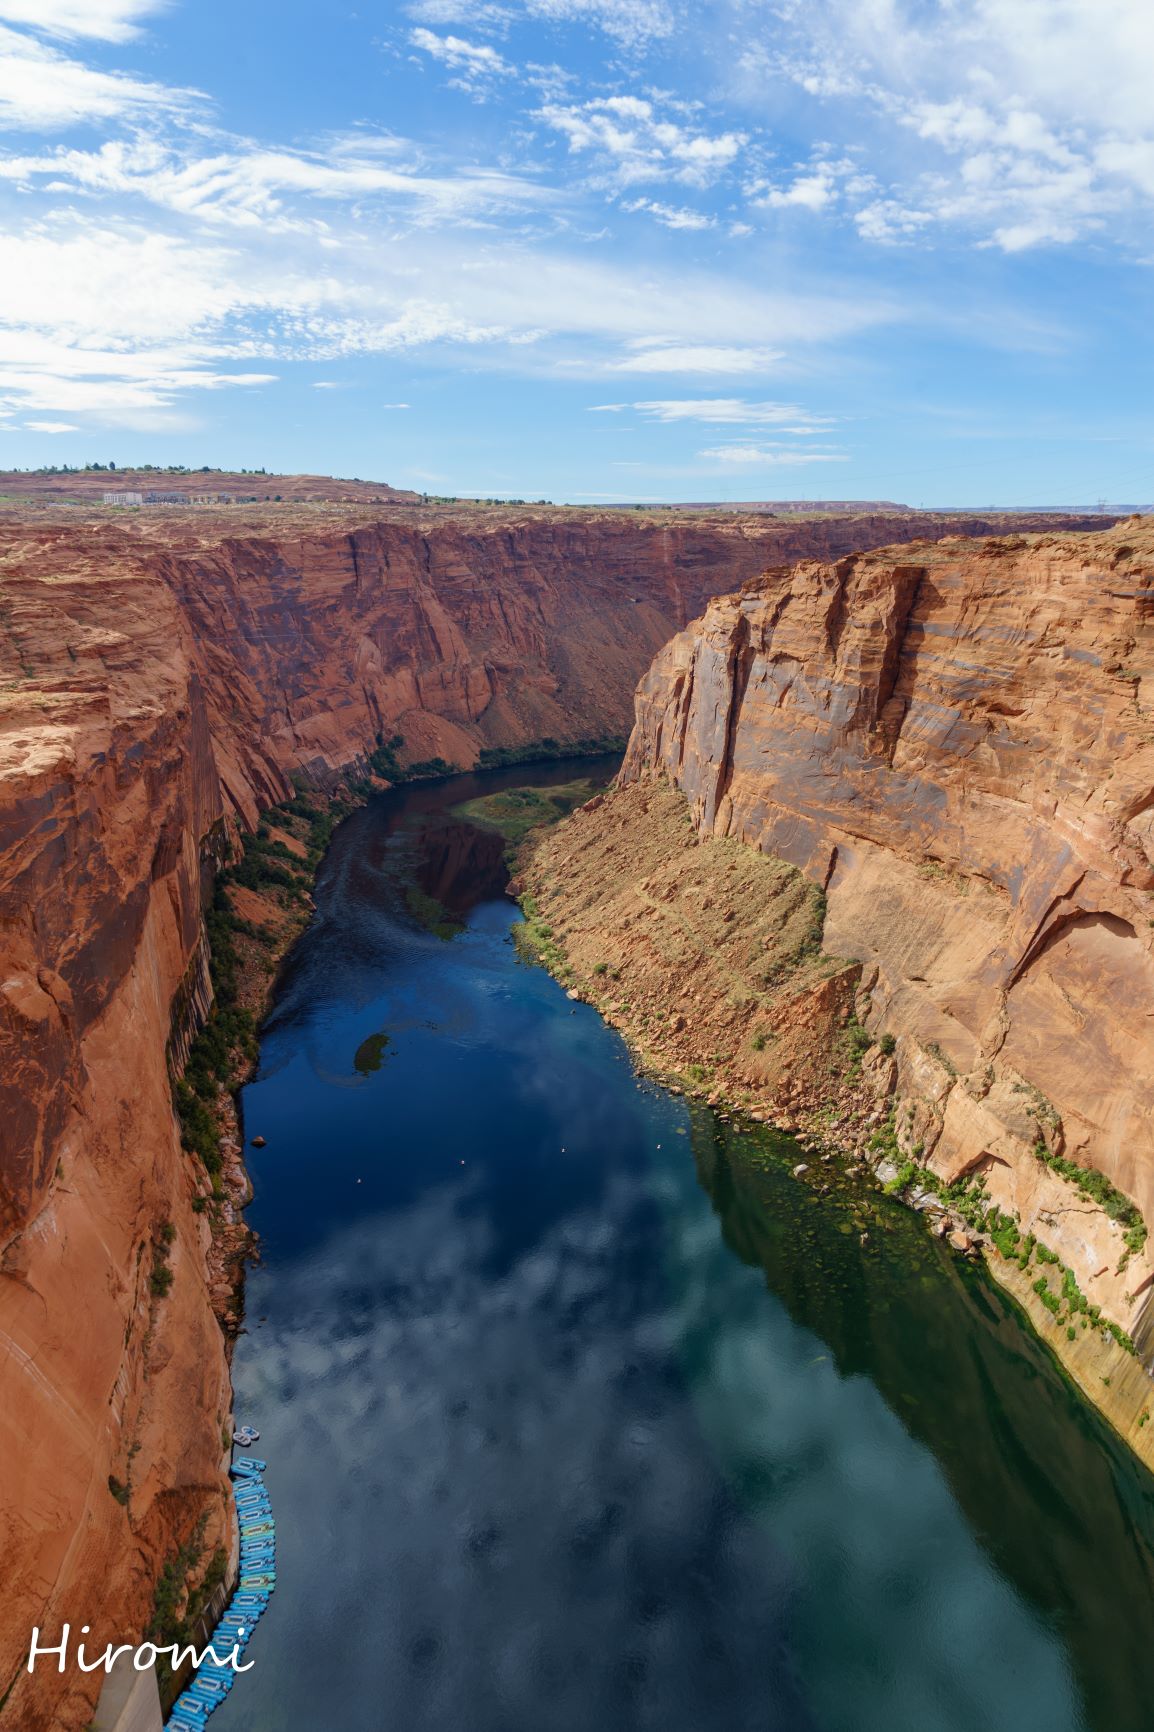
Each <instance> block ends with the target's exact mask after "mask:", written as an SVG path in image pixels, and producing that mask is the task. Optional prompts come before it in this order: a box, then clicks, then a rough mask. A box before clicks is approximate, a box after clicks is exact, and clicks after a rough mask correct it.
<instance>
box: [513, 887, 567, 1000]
mask: <svg viewBox="0 0 1154 1732" xmlns="http://www.w3.org/2000/svg"><path fill="white" fill-rule="evenodd" d="M521 912H522V914H523V915H524V916H525V918H524V919H523V920H522V921H520V922H519V923H518V924H517V925H516V926H514V928H513V943H514V944H515V945H516V947H517V951H518V954H519V955H521V956H522V957H523V958H524V959H525V961H527V962H539V963H540V964H541V966H542V967H543V968H547V969H548V970H549V972H550V974H552V975H555V976H556V978H557V979H558V980H563V981H571V980H572V979H573V970H572V969H571V968H570V967H569V964H568V962H567V961H566V959H565V952H564V951H563V950H562V949H561V947H560V945H559V944H558V943H557V942H556V940H555V939H554V937H553V928H552V927H551V926H550V925H549V924H548V923H547V922H546V921H545V920H544V919H543V918H542V915H541V910H540V908H539V907H538V906H537V901H536V898H535V897H533V896H522V898H521Z"/></svg>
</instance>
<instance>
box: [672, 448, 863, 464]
mask: <svg viewBox="0 0 1154 1732" xmlns="http://www.w3.org/2000/svg"><path fill="white" fill-rule="evenodd" d="M697 455H698V456H699V457H702V458H705V459H706V460H707V461H711V462H714V463H730V464H736V465H740V466H741V467H743V468H747V469H772V468H777V467H780V466H789V465H797V464H802V463H848V462H849V457H848V455H847V454H846V453H845V452H844V451H813V450H810V449H807V448H806V447H805V446H801V445H711V446H709V447H708V448H707V449H706V450H704V451H699V452H698V453H697Z"/></svg>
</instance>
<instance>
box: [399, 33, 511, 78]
mask: <svg viewBox="0 0 1154 1732" xmlns="http://www.w3.org/2000/svg"><path fill="white" fill-rule="evenodd" d="M409 41H410V42H411V43H412V44H413V47H414V48H420V49H421V50H422V51H423V52H424V53H425V54H431V55H432V57H433V59H434V60H442V61H444V63H445V65H446V66H453V67H458V68H464V69H465V70H467V71H470V72H510V71H512V68H511V67H510V66H509V64H508V62H507V61H505V60H503V59H502V57H501V56H500V55H499V54H498V53H497V50H496V49H495V48H490V47H489V45H488V43H477V42H466V41H465V39H464V37H461V36H437V35H434V33H433V31H431V30H413V31H411V32H410V34H409Z"/></svg>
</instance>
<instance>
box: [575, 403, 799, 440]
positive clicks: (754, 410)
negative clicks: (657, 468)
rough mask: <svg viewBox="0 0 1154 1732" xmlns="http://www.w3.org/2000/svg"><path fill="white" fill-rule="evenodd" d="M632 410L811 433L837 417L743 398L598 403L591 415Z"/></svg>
mask: <svg viewBox="0 0 1154 1732" xmlns="http://www.w3.org/2000/svg"><path fill="white" fill-rule="evenodd" d="M625 409H631V410H633V411H634V412H635V413H637V414H639V415H641V416H643V417H644V418H645V419H646V420H647V421H662V422H666V423H669V422H681V421H700V422H704V423H705V424H706V425H710V426H735V427H780V428H782V429H783V430H784V431H786V432H790V433H810V432H816V431H818V430H820V429H823V428H827V427H830V426H832V425H833V417H832V416H828V415H811V414H810V413H809V411H808V410H806V409H802V408H799V406H798V405H797V404H796V403H766V402H754V403H748V402H746V401H745V399H744V398H741V397H662V398H656V399H650V400H649V401H643V402H639V403H595V404H593V405H591V409H590V413H592V414H595V415H604V414H619V413H620V412H621V411H622V410H625Z"/></svg>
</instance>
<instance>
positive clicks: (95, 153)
mask: <svg viewBox="0 0 1154 1732" xmlns="http://www.w3.org/2000/svg"><path fill="white" fill-rule="evenodd" d="M403 151H404V147H403V146H402V145H401V144H400V142H399V141H397V140H393V139H382V140H374V139H372V138H362V137H353V138H345V139H339V140H336V141H333V142H331V143H330V145H329V147H328V149H327V150H326V151H325V152H320V151H293V150H277V149H265V148H263V147H261V146H257V145H246V144H245V142H244V141H243V140H235V141H232V142H231V143H230V144H229V145H228V146H227V147H222V148H218V149H216V150H205V149H204V148H203V147H202V146H201V147H199V148H198V144H197V141H196V140H192V141H185V142H183V143H181V144H180V145H179V146H177V145H175V144H167V143H163V142H161V141H160V140H158V139H154V138H146V137H135V138H132V139H128V140H121V139H117V140H110V141H109V142H107V143H105V144H103V145H101V146H100V147H99V148H98V149H96V150H76V149H67V148H57V149H53V150H48V151H42V152H40V153H39V154H36V155H25V156H18V155H14V156H9V157H0V179H4V180H11V181H15V182H17V183H22V184H33V183H35V182H37V181H50V182H52V183H55V184H56V185H57V186H59V185H61V184H71V185H72V186H74V187H76V188H77V189H78V190H80V191H83V192H87V193H91V194H99V193H126V194H130V195H132V196H135V197H137V198H141V199H146V200H148V201H149V202H150V203H152V204H155V205H159V206H161V207H162V208H164V209H166V210H169V211H172V212H175V213H177V214H178V215H180V216H183V217H195V218H197V219H198V220H199V221H201V222H213V223H220V224H227V225H229V226H234V227H242V228H246V227H247V228H259V229H262V230H266V231H267V230H268V229H269V228H270V226H273V227H279V228H281V229H294V228H295V229H300V228H313V229H315V228H316V226H317V223H318V220H319V216H318V215H317V214H314V212H313V209H312V208H311V207H313V206H314V205H317V206H319V205H320V204H321V203H322V202H323V201H326V200H327V201H332V202H336V203H343V204H348V203H352V202H358V203H365V202H368V201H375V202H376V204H377V206H378V207H379V208H381V209H382V210H383V211H385V212H389V211H394V210H395V211H397V212H398V213H404V214H406V215H408V216H410V217H417V218H419V219H420V220H422V221H427V222H438V221H449V220H452V221H455V222H457V223H460V222H462V221H466V220H470V219H477V220H480V219H483V218H486V217H489V216H492V215H493V214H494V213H497V212H501V211H507V210H509V209H512V208H517V207H522V206H533V205H537V204H541V203H543V202H545V201H546V200H547V198H548V197H549V196H550V195H549V194H548V193H547V192H545V191H544V190H543V189H542V188H541V187H539V186H537V185H534V184H533V183H532V182H529V181H526V180H523V179H519V178H517V177H516V176H514V175H510V174H504V173H502V172H501V171H499V170H496V169H493V170H489V169H473V170H465V171H462V172H460V173H458V174H446V175H429V174H422V173H420V172H418V171H417V170H416V169H414V168H412V167H408V166H404V165H402V166H400V167H398V166H397V165H396V159H397V158H398V157H400V156H401V155H402V153H403ZM382 157H389V158H392V159H394V160H393V161H391V162H390V161H382V160H381V158H382Z"/></svg>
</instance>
